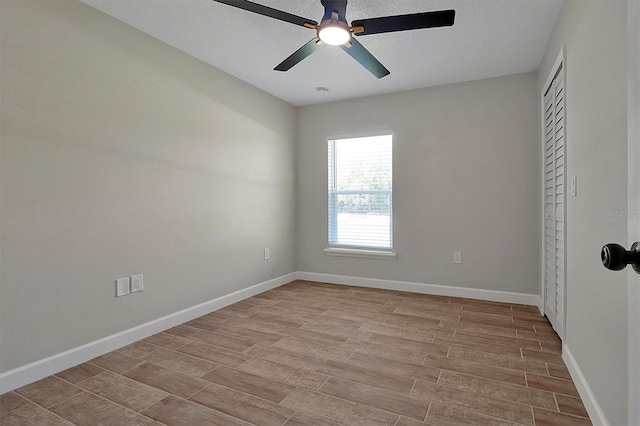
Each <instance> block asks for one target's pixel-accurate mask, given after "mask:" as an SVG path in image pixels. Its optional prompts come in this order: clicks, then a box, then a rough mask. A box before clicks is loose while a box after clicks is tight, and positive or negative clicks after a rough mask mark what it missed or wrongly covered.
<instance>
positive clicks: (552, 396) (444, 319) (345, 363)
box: [0, 281, 591, 426]
mask: <svg viewBox="0 0 640 426" xmlns="http://www.w3.org/2000/svg"><path fill="white" fill-rule="evenodd" d="M560 352H561V343H560V340H559V339H558V337H557V336H556V334H555V333H554V332H553V330H552V329H551V327H550V325H549V323H548V322H547V320H546V319H545V318H543V317H542V316H540V313H539V312H538V310H537V308H536V307H533V306H524V305H510V304H505V303H496V302H486V301H480V300H471V299H461V298H454V297H443V296H431V295H424V294H413V293H404V292H398V291H388V290H378V289H368V288H359V287H350V286H339V285H332V284H324V283H315V282H306V281H294V282H292V283H290V284H287V285H285V286H282V287H279V288H276V289H274V290H271V291H268V292H266V293H262V294H260V295H258V296H254V297H252V298H250V299H247V300H244V301H242V302H239V303H236V304H234V305H231V306H228V307H226V308H223V309H221V310H218V311H216V312H213V313H210V314H208V315H204V316H203V317H200V318H198V319H195V320H193V321H190V322H187V323H185V324H182V325H180V326H177V327H174V328H171V329H169V330H166V331H165V332H162V333H158V334H156V335H154V336H151V337H149V338H146V339H143V340H141V341H139V342H136V343H134V344H132V345H129V346H126V347H123V348H121V349H119V350H117V351H114V352H111V353H108V354H106V355H103V356H100V357H98V358H95V359H93V360H91V361H89V362H87V363H84V364H81V365H78V366H76V367H74V368H71V369H69V370H66V371H63V372H61V373H58V374H56V375H54V376H50V377H47V378H45V379H43V380H40V381H38V382H36V383H33V384H30V385H28V386H24V387H22V388H20V389H16V390H15V391H13V392H8V393H6V394H4V395H2V396H0V416H1V417H0V424H2V425H6V426H10V425H72V424H75V425H160V424H165V425H188V426H201V425H224V426H235V425H237V426H240V425H260V426H262V425H264V426H282V425H285V426H302V425H315V426H337V425H347V426H357V425H362V426H376V425H381V426H382V425H387V426H420V425H422V426H425V425H514V424H519V425H535V426H538V425H590V424H591V422H590V421H589V419H588V416H587V413H586V411H585V408H584V406H583V404H582V402H581V401H580V398H579V396H578V392H577V391H576V388H575V386H574V384H573V382H572V381H571V378H570V376H569V373H568V371H567V369H566V367H565V365H564V363H563V361H562V358H561V355H560Z"/></svg>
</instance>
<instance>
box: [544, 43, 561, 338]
mask: <svg viewBox="0 0 640 426" xmlns="http://www.w3.org/2000/svg"><path fill="white" fill-rule="evenodd" d="M558 69H560V74H562V81H563V84H564V136H565V137H564V148H563V149H564V171H565V175H564V197H565V200H564V211H563V215H564V218H563V220H564V265H563V267H564V274H565V275H564V297H563V298H562V299H563V305H564V306H563V309H562V315H563V318H562V323H561V324H562V328H561V330H556V332H557V333H558V335H559V336H560V338H561V339H564V332H565V328H566V318H567V228H568V226H567V198H568V197H567V166H568V164H567V143H568V139H567V108H566V107H567V93H568V91H567V86H568V84H567V47H566V45H565V46H562V48H561V49H560V52H559V53H558V56H557V58H556V60H555V62H554V63H553V67H551V71H550V72H549V75H548V76H547V79H546V80H545V82H544V85H543V86H542V89H541V91H540V141H541V161H540V166H541V178H540V187H541V192H542V193H541V194H540V196H541V197H540V199H541V212H540V213H541V218H542V220H541V229H540V231H541V233H540V235H541V237H542V239H541V247H540V261H541V262H540V295H541V298H542V300H541V301H540V306H539V307H538V308H539V310H540V313H542V315H546V314H547V312H545V311H546V306H545V300H546V286H545V278H546V272H547V271H546V266H545V265H546V261H545V258H546V253H545V244H546V243H545V239H546V230H545V221H546V210H545V205H546V196H545V182H546V181H545V176H546V172H545V161H544V160H545V150H546V148H545V125H544V113H545V111H544V94H545V93H546V92H547V89H548V88H549V87H550V85H551V83H552V82H553V79H554V77H555V76H556V74H558ZM555 314H557V312H556V313H555Z"/></svg>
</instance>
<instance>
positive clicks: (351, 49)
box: [214, 0, 456, 78]
mask: <svg viewBox="0 0 640 426" xmlns="http://www.w3.org/2000/svg"><path fill="white" fill-rule="evenodd" d="M214 1H217V2H218V3H224V4H227V5H229V6H233V7H237V8H239V9H243V10H248V11H249V12H253V13H257V14H259V15H264V16H268V17H270V18H274V19H278V20H280V21H284V22H289V23H291V24H294V25H299V26H302V27H306V28H309V29H312V30H315V31H316V37H314V38H312V39H311V40H309V41H308V42H307V43H306V44H305V45H304V46H302V47H301V48H300V49H298V50H296V51H295V52H294V53H293V54H292V55H291V56H289V57H288V58H287V59H285V60H284V61H282V62H281V63H280V64H279V65H278V66H276V67H275V68H274V70H276V71H288V70H289V69H291V68H292V67H293V66H294V65H296V64H297V63H298V62H300V61H302V60H303V59H304V58H306V57H307V56H309V55H311V54H312V53H313V52H315V51H316V50H318V49H319V48H320V47H322V46H324V45H325V44H330V45H334V46H340V47H341V48H342V50H344V51H345V52H347V53H348V54H349V56H351V57H352V58H353V59H355V60H356V61H358V62H359V63H360V64H361V65H362V66H363V67H365V68H366V69H367V70H369V71H370V72H371V73H372V74H373V75H375V76H376V77H378V78H382V77H384V76H386V75H389V70H388V69H386V68H385V67H384V65H382V64H381V63H380V61H378V60H377V59H376V58H375V57H374V56H373V55H372V54H371V53H370V52H369V51H368V50H367V49H365V47H364V46H363V45H361V44H360V43H359V42H358V41H357V40H356V39H355V38H353V36H354V35H356V36H363V35H370V34H380V33H391V32H395V31H407V30H418V29H422V28H433V27H446V26H451V25H453V21H454V18H455V14H456V12H455V10H439V11H435V12H423V13H413V14H408V15H396V16H384V17H380V18H370V19H360V20H357V21H353V22H352V23H351V25H349V23H348V22H347V18H346V10H347V0H320V2H321V3H322V6H324V16H323V17H322V21H320V24H318V23H317V22H316V21H313V20H311V19H306V18H303V17H301V16H296V15H293V14H291V13H287V12H283V11H281V10H278V9H273V8H271V7H268V6H264V5H261V4H257V3H253V2H251V1H247V0H214Z"/></svg>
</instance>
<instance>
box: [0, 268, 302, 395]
mask: <svg viewBox="0 0 640 426" xmlns="http://www.w3.org/2000/svg"><path fill="white" fill-rule="evenodd" d="M295 279H297V274H296V273H295V272H293V273H291V274H287V275H283V276H280V277H277V278H274V279H272V280H269V281H265V282H262V283H259V284H256V285H253V286H251V287H247V288H245V289H242V290H238V291H236V292H233V293H231V294H227V295H225V296H221V297H218V298H216V299H213V300H209V301H208V302H204V303H201V304H199V305H196V306H192V307H190V308H187V309H183V310H181V311H179V312H175V313H173V314H170V315H167V316H164V317H162V318H158V319H155V320H153V321H149V322H147V323H144V324H141V325H139V326H136V327H133V328H130V329H128V330H124V331H122V332H120V333H116V334H113V335H111V336H107V337H104V338H102V339H98V340H95V341H93V342H90V343H87V344H85V345H82V346H78V347H77V348H73V349H70V350H68V351H65V352H61V353H59V354H56V355H52V356H50V357H47V358H44V359H41V360H39V361H36V362H32V363H30V364H27V365H23V366H22V367H18V368H15V369H13V370H9V371H6V372H4V373H2V374H0V394H3V393H5V392H9V391H11V390H13V389H17V388H19V387H21V386H24V385H27V384H29V383H33V382H35V381H37V380H40V379H43V378H45V377H47V376H50V375H52V374H55V373H59V372H60V371H63V370H66V369H67V368H71V367H73V366H75V365H78V364H81V363H83V362H86V361H89V360H90V359H93V358H95V357H97V356H100V355H104V354H106V353H107V352H111V351H113V350H116V349H118V348H121V347H123V346H126V345H128V344H131V343H133V342H136V341H138V340H140V339H144V338H145V337H149V336H151V335H152V334H155V333H159V332H160V331H163V330H166V329H168V328H171V327H175V326H176V325H180V324H182V323H184V322H187V321H191V320H192V319H195V318H198V317H200V316H202V315H205V314H208V313H209V312H212V311H215V310H217V309H221V308H224V307H225V306H228V305H231V304H233V303H236V302H239V301H241V300H244V299H247V298H249V297H251V296H255V295H256V294H260V293H262V292H265V291H267V290H271V289H273V288H276V287H279V286H281V285H284V284H287V283H289V282H291V281H293V280H295Z"/></svg>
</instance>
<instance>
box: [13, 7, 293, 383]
mask: <svg viewBox="0 0 640 426" xmlns="http://www.w3.org/2000/svg"><path fill="white" fill-rule="evenodd" d="M0 17H1V18H0V19H1V20H0V29H1V31H2V32H1V34H0V36H1V43H2V44H1V45H0V54H1V58H0V59H1V68H0V73H1V76H2V77H1V80H0V81H1V82H0V96H1V106H0V108H1V109H0V115H1V121H0V126H1V127H0V136H1V138H2V139H1V167H0V205H1V207H0V215H1V219H0V227H1V245H0V255H1V259H0V274H1V275H0V285H1V287H0V324H1V326H0V363H1V366H0V371H7V370H9V369H12V368H15V367H18V366H21V365H24V364H27V363H29V362H32V361H36V360H39V359H42V358H44V357H46V356H49V355H53V354H57V353H59V352H62V351H64V350H67V349H70V348H74V347H77V346H79V345H81V344H84V343H88V342H91V341H93V340H95V339H98V338H102V337H105V336H108V335H110V334H112V333H115V332H118V331H121V330H125V329H129V328H131V327H134V326H136V325H139V324H141V323H144V322H146V321H149V320H152V319H156V318H158V317H161V316H164V315H167V314H170V313H173V312H176V311H178V310H180V309H184V308H187V307H191V306H193V305H196V304H198V303H201V302H204V301H207V300H210V299H213V298H215V297H218V296H221V295H225V294H228V293H231V292H233V291H235V290H238V289H241V288H244V287H247V286H249V285H252V284H256V283H258V282H262V281H265V280H268V279H271V278H274V277H276V276H281V275H284V274H287V273H290V272H293V271H294V270H295V255H294V244H295V241H294V237H293V234H294V228H293V226H292V223H294V220H295V217H294V172H293V171H294V163H293V161H294V155H293V153H294V128H295V123H294V120H295V110H294V108H293V107H291V106H290V105H288V104H286V103H284V102H282V101H279V100H277V99H275V98H273V97H271V96H269V95H267V94H265V93H264V92H261V91H259V90H257V89H255V88H253V87H251V86H249V85H247V84H245V83H243V82H241V81H239V80H237V79H235V78H233V77H230V76H229V75H226V74H224V73H222V72H220V71H217V70H215V69H214V68H212V67H211V66H209V65H206V64H204V63H201V62H199V61H197V60H195V59H193V58H192V57H190V56H188V55H186V54H184V53H182V52H179V51H178V50H176V49H173V48H171V47H169V46H167V45H165V44H163V43H161V42H159V41H157V40H155V39H152V38H151V37H149V36H147V35H144V34H143V33H141V32H139V31H137V30H134V29H132V28H130V27H128V26H126V25H124V24H122V23H120V22H118V21H116V20H115V19H113V18H111V17H108V16H107V15H104V14H102V13H101V12H98V11H97V10H95V9H92V8H90V7H89V6H86V5H84V4H82V3H80V2H75V1H24V0H19V1H18V0H15V1H14V0H2V1H0ZM265 247H269V248H271V260H270V261H268V262H266V261H264V260H263V252H262V250H263V248H265ZM137 273H142V274H144V283H145V290H144V292H142V293H138V294H134V295H130V296H127V297H123V298H117V299H116V298H115V297H114V280H115V279H116V278H119V277H126V276H128V275H131V274H137Z"/></svg>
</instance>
